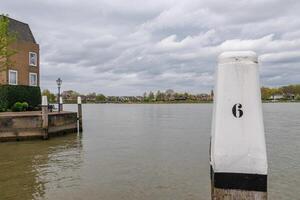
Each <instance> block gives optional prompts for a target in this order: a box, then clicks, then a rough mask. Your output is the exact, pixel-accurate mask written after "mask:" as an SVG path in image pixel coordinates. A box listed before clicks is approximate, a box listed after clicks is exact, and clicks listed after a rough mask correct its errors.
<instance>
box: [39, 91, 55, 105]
mask: <svg viewBox="0 0 300 200" xmlns="http://www.w3.org/2000/svg"><path fill="white" fill-rule="evenodd" d="M42 95H43V96H47V98H48V101H49V102H50V103H55V101H56V97H55V94H53V93H51V92H50V91H49V90H47V89H45V90H43V92H42Z"/></svg>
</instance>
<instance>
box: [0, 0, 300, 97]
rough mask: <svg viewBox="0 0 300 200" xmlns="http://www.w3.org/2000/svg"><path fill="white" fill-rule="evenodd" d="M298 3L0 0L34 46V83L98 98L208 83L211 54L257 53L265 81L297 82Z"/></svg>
mask: <svg viewBox="0 0 300 200" xmlns="http://www.w3.org/2000/svg"><path fill="white" fill-rule="evenodd" d="M299 10H300V1H298V0H236V1H228V0H226V1H225V0H224V1H221V0H218V1H217V0H184V1H183V0H151V1H150V0H149V1H145V0H144V1H142V0H85V1H82V0H63V1H62V0H43V1H41V0H26V1H24V0H1V4H0V11H1V12H2V13H5V14H9V16H10V17H12V18H15V19H17V20H20V21H24V22H26V23H28V24H29V25H30V27H31V29H32V31H33V33H34V35H35V38H36V40H37V41H38V43H39V44H40V49H41V86H42V88H49V89H51V90H52V91H55V87H56V83H55V80H56V79H57V77H61V78H62V79H63V89H64V90H67V89H74V90H77V91H79V92H82V93H88V92H92V91H95V92H97V93H104V94H106V95H141V94H142V93H143V92H144V91H150V90H166V89H169V88H172V89H174V90H177V91H188V92H192V93H200V92H206V91H209V90H210V89H211V88H213V85H214V70H215V66H216V57H217V55H218V54H219V53H220V52H222V51H227V50H254V51H256V52H257V53H258V54H259V59H260V66H261V68H260V72H261V73H260V74H261V81H262V84H263V85H265V86H280V85H285V84H291V83H300V20H299V19H300V11H299Z"/></svg>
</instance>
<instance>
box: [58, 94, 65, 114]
mask: <svg viewBox="0 0 300 200" xmlns="http://www.w3.org/2000/svg"><path fill="white" fill-rule="evenodd" d="M59 104H60V111H63V110H64V107H63V98H62V97H59Z"/></svg>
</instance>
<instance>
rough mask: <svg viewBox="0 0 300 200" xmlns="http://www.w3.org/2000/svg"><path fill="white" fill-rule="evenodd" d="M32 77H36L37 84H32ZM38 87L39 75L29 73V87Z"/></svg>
mask: <svg viewBox="0 0 300 200" xmlns="http://www.w3.org/2000/svg"><path fill="white" fill-rule="evenodd" d="M31 75H34V76H35V77H36V83H35V84H31V79H30V78H31ZM37 85H38V76H37V73H33V72H30V73H29V86H37Z"/></svg>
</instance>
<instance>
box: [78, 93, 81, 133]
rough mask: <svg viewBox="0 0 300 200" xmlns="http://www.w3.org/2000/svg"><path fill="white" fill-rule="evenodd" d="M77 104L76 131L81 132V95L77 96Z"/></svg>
mask: <svg viewBox="0 0 300 200" xmlns="http://www.w3.org/2000/svg"><path fill="white" fill-rule="evenodd" d="M77 104H78V131H79V132H82V103H81V97H77Z"/></svg>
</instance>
